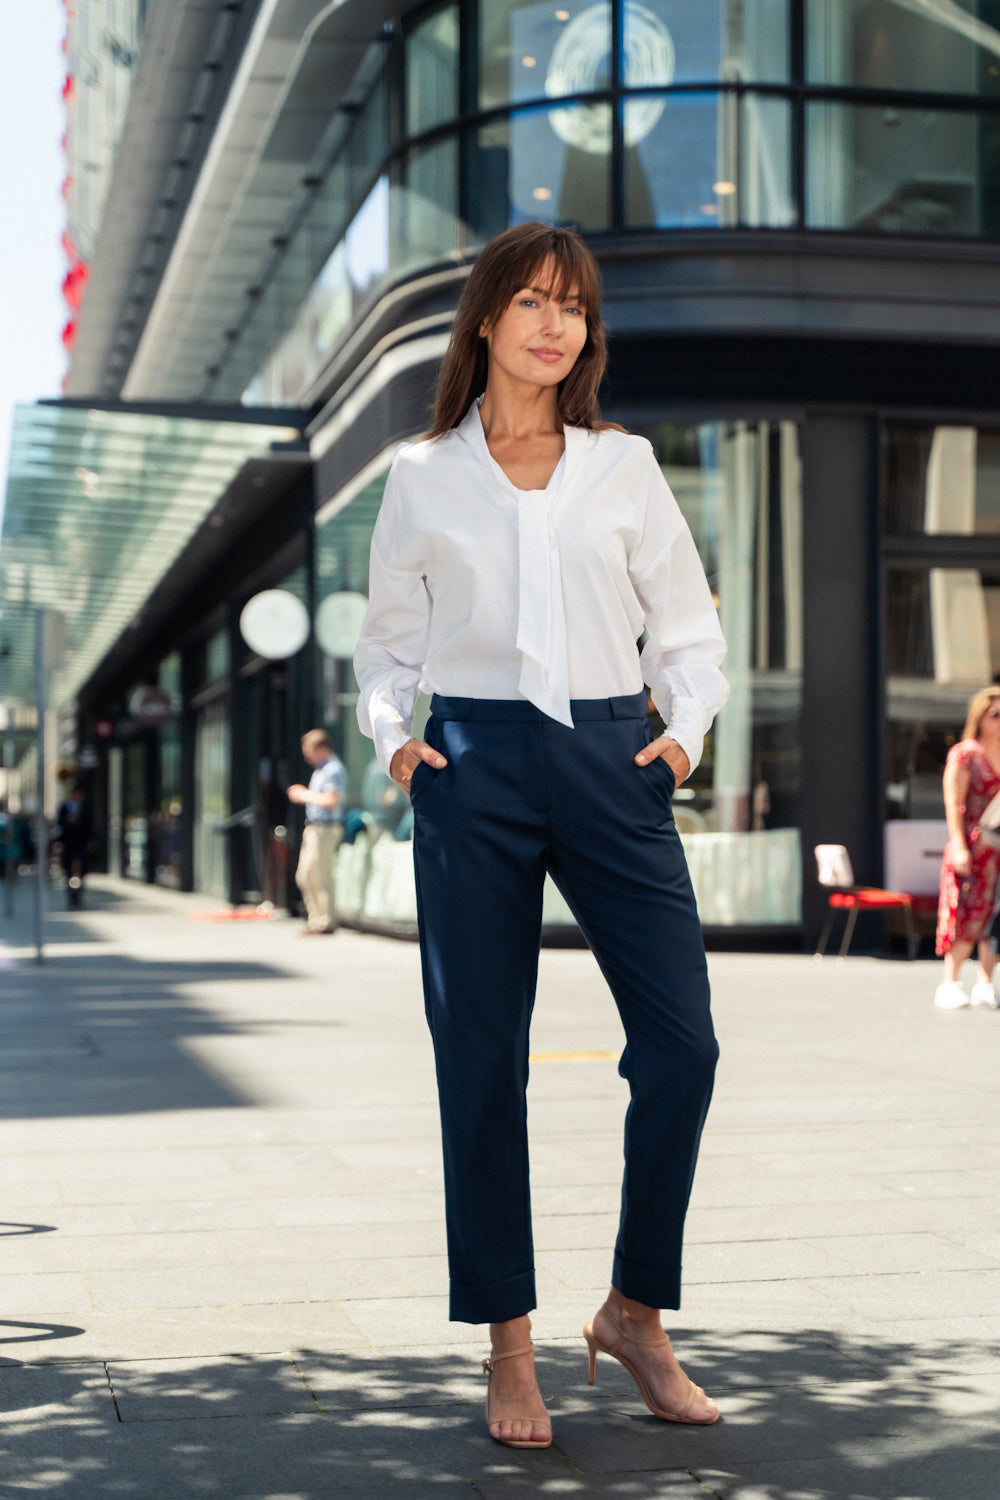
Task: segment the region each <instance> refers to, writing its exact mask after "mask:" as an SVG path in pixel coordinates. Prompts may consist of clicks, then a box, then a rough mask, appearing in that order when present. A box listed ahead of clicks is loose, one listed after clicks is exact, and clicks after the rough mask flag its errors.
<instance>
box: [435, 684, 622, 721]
mask: <svg viewBox="0 0 1000 1500" xmlns="http://www.w3.org/2000/svg"><path fill="white" fill-rule="evenodd" d="M569 708H570V713H571V714H572V716H573V720H574V722H577V721H582V720H585V719H644V718H645V717H646V714H647V713H648V711H649V710H648V705H647V702H646V692H645V689H640V691H639V692H638V693H626V694H625V695H624V696H623V697H620V698H571V699H570V705H569ZM431 713H432V714H433V715H434V717H435V718H437V719H478V720H480V721H482V722H489V721H492V722H494V723H504V724H516V723H524V724H530V723H532V722H533V721H535V720H539V719H547V718H548V717H549V716H548V714H546V713H544V712H543V711H542V709H540V708H536V707H535V705H534V703H529V702H528V701H527V700H526V699H524V698H451V697H443V696H442V695H441V694H439V693H435V694H434V696H433V698H432V699H431Z"/></svg>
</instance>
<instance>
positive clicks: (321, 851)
mask: <svg viewBox="0 0 1000 1500" xmlns="http://www.w3.org/2000/svg"><path fill="white" fill-rule="evenodd" d="M302 754H303V756H304V758H305V760H306V763H307V765H310V766H311V767H312V775H311V776H310V778H309V785H308V786H303V785H302V784H301V783H300V782H296V783H295V785H293V786H290V787H289V788H288V800H289V802H295V803H298V804H299V805H300V806H302V807H304V808H305V810H306V820H305V827H304V828H303V830H302V844H301V847H300V850H299V862H298V865H297V867H296V870H295V883H296V885H297V886H298V888H299V890H300V891H301V893H302V899H303V901H304V902H305V907H306V932H307V933H309V934H310V935H318V934H321V933H330V932H335V931H336V930H337V897H336V887H335V882H334V871H333V862H334V858H335V856H336V853H337V850H338V849H339V848H340V844H341V841H342V839H343V837H344V802H345V799H346V791H347V772H346V771H345V769H344V765H343V762H342V761H341V760H340V758H339V757H338V756H336V755H335V754H334V753H333V746H332V745H331V744H330V740H329V737H328V735H327V732H326V730H325V729H310V730H309V731H308V733H307V734H304V735H303V736H302Z"/></svg>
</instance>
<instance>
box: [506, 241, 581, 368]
mask: <svg viewBox="0 0 1000 1500" xmlns="http://www.w3.org/2000/svg"><path fill="white" fill-rule="evenodd" d="M533 280H534V282H535V283H536V284H535V285H533V286H526V287H522V288H521V290H520V291H519V292H517V293H515V295H514V296H513V297H512V298H511V300H510V302H509V303H508V305H507V308H506V310H505V311H504V313H503V314H502V315H501V317H500V318H499V319H498V320H497V322H496V323H494V325H493V327H492V328H488V327H486V326H485V325H484V327H483V329H482V332H483V334H484V335H485V338H486V344H487V347H488V349H489V351H490V366H491V369H492V367H494V366H496V367H499V369H501V370H503V372H504V373H505V374H506V375H508V376H510V378H511V379H513V380H516V381H523V382H524V383H525V384H527V385H532V386H556V385H558V384H559V382H560V380H565V378H566V376H567V375H568V374H569V372H570V370H572V368H573V366H574V365H575V364H576V361H577V359H578V358H579V355H580V351H581V349H582V348H583V346H584V344H585V343H586V342H587V310H586V308H585V307H584V306H583V304H582V303H581V301H580V298H579V290H578V288H576V287H570V295H569V296H567V297H563V298H562V299H561V300H559V301H557V300H556V299H555V298H554V297H553V296H552V295H551V292H550V291H549V290H547V288H551V287H553V286H554V285H556V284H558V281H559V275H558V272H557V269H556V267H555V265H554V264H553V263H552V262H551V261H546V263H545V264H544V265H543V266H542V267H541V268H540V269H539V271H538V273H537V275H536V276H535V277H534V278H533Z"/></svg>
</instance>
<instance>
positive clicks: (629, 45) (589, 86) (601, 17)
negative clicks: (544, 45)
mask: <svg viewBox="0 0 1000 1500" xmlns="http://www.w3.org/2000/svg"><path fill="white" fill-rule="evenodd" d="M624 15H625V59H624V61H625V82H626V85H627V86H628V87H629V88H651V87H657V86H658V87H660V88H666V87H667V86H668V85H669V84H670V83H672V81H673V77H674V68H675V66H676V52H675V50H674V40H673V37H672V36H671V35H670V32H669V31H668V30H667V28H666V26H664V24H663V22H662V21H661V20H660V18H659V16H656V15H654V14H653V12H652V11H651V10H647V8H646V6H644V5H639V4H638V3H637V0H625V12H624ZM607 70H608V10H607V6H606V5H603V4H601V5H591V6H589V7H588V9H587V10H581V11H579V12H578V13H577V14H576V15H575V16H574V17H573V19H572V21H570V23H569V25H568V26H567V27H566V28H565V29H564V30H563V31H562V32H560V35H559V40H558V41H557V42H556V44H555V46H554V47H553V49H552V58H551V61H550V62H549V66H548V70H547V72H546V75H545V92H546V93H547V94H548V96H549V98H550V99H557V98H561V97H563V96H565V95H566V94H584V93H590V92H591V91H592V90H595V89H599V88H601V87H603V86H604V80H605V78H606V76H607ZM663 108H664V105H663V100H662V98H658V97H657V96H656V95H655V94H651V95H649V96H648V97H646V98H641V97H640V98H638V99H629V100H627V101H626V104H625V144H626V145H627V146H634V145H636V144H637V143H638V142H639V141H641V140H643V138H644V137H645V136H647V135H648V134H649V132H650V131H651V130H652V129H653V127H654V125H656V123H657V121H658V120H659V118H660V116H661V115H662V114H663ZM549 124H550V125H551V126H552V129H553V130H554V131H555V133H556V135H557V136H559V138H560V140H562V141H564V142H565V143H566V145H567V146H575V147H576V148H577V149H578V150H580V151H587V152H589V153H590V154H591V155H592V156H604V155H606V154H607V152H609V151H610V150H611V115H610V111H609V110H608V107H607V105H606V104H583V105H580V104H574V105H571V106H569V107H568V108H566V109H550V110H549Z"/></svg>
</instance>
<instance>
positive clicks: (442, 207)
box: [390, 136, 458, 275]
mask: <svg viewBox="0 0 1000 1500" xmlns="http://www.w3.org/2000/svg"><path fill="white" fill-rule="evenodd" d="M402 178H403V180H402V183H401V184H400V185H399V187H396V188H394V189H393V193H392V203H391V210H390V217H391V228H392V247H391V256H392V270H393V273H394V274H396V275H398V274H399V273H400V272H401V271H406V270H408V269H409V268H410V267H412V266H418V265H421V264H425V263H427V262H429V261H434V260H438V259H439V258H440V257H441V256H442V255H445V254H447V252H448V251H449V250H453V249H454V248H455V246H456V244H457V243H458V201H457V200H458V144H457V142H456V140H455V138H454V136H449V137H448V139H447V140H444V141H438V142H437V143H436V144H435V145H433V146H427V147H425V148H424V149H423V150H417V151H411V152H410V154H409V156H408V157H407V158H406V160H405V162H404V164H403V173H402Z"/></svg>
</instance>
